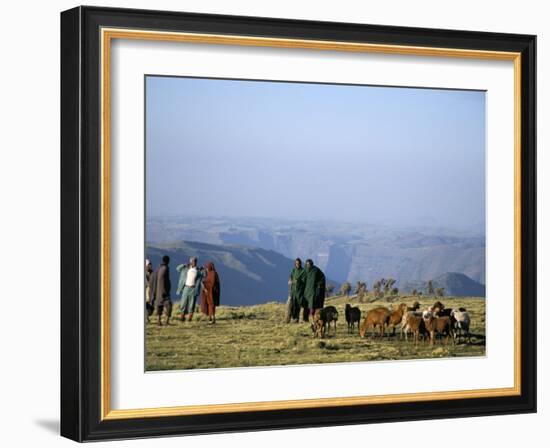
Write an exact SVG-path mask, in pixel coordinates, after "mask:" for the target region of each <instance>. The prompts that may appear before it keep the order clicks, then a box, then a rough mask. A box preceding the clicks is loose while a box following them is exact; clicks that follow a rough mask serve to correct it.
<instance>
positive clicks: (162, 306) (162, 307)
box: [157, 298, 172, 321]
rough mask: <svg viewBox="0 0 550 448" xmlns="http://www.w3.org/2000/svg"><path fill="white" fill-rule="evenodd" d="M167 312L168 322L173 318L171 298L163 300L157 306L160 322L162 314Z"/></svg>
mask: <svg viewBox="0 0 550 448" xmlns="http://www.w3.org/2000/svg"><path fill="white" fill-rule="evenodd" d="M163 312H165V314H166V319H167V321H168V320H170V317H171V316H172V301H171V300H170V298H166V299H163V300H162V302H160V303H158V304H157V314H158V317H159V320H160V317H161V316H162V313H163Z"/></svg>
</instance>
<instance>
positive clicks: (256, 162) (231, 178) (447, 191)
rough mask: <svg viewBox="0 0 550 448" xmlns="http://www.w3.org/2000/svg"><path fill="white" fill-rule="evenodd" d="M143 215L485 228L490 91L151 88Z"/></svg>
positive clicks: (262, 84) (247, 84)
mask: <svg viewBox="0 0 550 448" xmlns="http://www.w3.org/2000/svg"><path fill="white" fill-rule="evenodd" d="M146 101H147V104H146V180H147V191H146V201H147V215H148V216H159V215H184V214H192V215H223V216H234V217H244V216H255V217H276V218H283V217H284V218H288V219H300V220H301V219H311V220H325V219H332V220H334V219H336V220H344V221H358V222H375V223H384V224H389V225H399V226H413V225H419V224H427V223H432V224H436V225H442V226H449V227H455V228H470V227H471V226H476V227H480V226H481V227H483V226H484V222H485V92H479V91H458V90H437V89H414V88H398V87H374V86H348V85H327V84H310V83H286V82H268V81H237V80H216V79H193V78H175V77H156V76H148V77H147V78H146Z"/></svg>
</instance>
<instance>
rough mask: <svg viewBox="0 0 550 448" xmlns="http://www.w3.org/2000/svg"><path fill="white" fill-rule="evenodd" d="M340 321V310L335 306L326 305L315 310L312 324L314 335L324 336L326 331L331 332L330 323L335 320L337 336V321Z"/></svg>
mask: <svg viewBox="0 0 550 448" xmlns="http://www.w3.org/2000/svg"><path fill="white" fill-rule="evenodd" d="M337 321H338V311H337V310H336V308H335V307H333V306H326V307H325V308H321V309H318V310H316V311H315V314H314V315H313V324H311V329H312V331H313V336H314V337H317V336H318V335H319V336H320V337H321V338H323V337H324V336H325V332H326V333H327V335H328V333H330V323H331V322H334V335H335V336H336V322H337Z"/></svg>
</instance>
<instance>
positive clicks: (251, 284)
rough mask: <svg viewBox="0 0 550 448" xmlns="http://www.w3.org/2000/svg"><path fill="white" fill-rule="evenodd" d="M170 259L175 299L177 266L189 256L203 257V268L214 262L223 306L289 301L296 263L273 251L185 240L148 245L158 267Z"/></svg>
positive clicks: (146, 252) (149, 256)
mask: <svg viewBox="0 0 550 448" xmlns="http://www.w3.org/2000/svg"><path fill="white" fill-rule="evenodd" d="M165 254H166V255H168V256H169V257H170V275H171V281H172V285H173V286H172V289H173V291H172V298H173V300H179V298H176V297H175V290H176V287H177V281H178V275H177V274H178V273H177V271H176V266H177V265H178V264H180V263H187V262H188V260H189V257H191V256H196V257H198V258H199V265H201V266H202V265H203V264H204V263H205V262H206V261H212V262H214V265H215V266H216V270H217V271H218V275H219V276H220V281H221V303H222V304H224V305H233V306H235V305H252V304H259V303H266V302H270V301H286V299H287V296H288V285H287V282H288V276H289V273H290V270H291V269H292V266H293V263H294V262H293V260H291V259H290V258H286V257H284V256H283V255H281V254H279V253H277V252H274V251H272V250H265V249H258V248H249V247H244V246H233V245H216V244H206V243H196V242H187V241H185V242H184V241H181V242H178V243H170V244H159V245H155V246H147V247H146V249H145V256H146V258H148V259H150V260H151V261H152V262H153V266H155V267H156V266H158V264H159V263H160V260H161V258H162V256H163V255H165Z"/></svg>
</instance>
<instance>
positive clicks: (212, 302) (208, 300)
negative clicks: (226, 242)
mask: <svg viewBox="0 0 550 448" xmlns="http://www.w3.org/2000/svg"><path fill="white" fill-rule="evenodd" d="M205 267H206V276H205V278H204V280H203V281H202V286H203V288H202V295H201V311H202V312H203V314H205V315H207V316H208V323H209V324H215V323H216V307H217V306H219V305H220V277H219V276H218V273H217V272H216V268H215V267H214V263H212V262H211V261H209V262H207V263H206V264H205Z"/></svg>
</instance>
